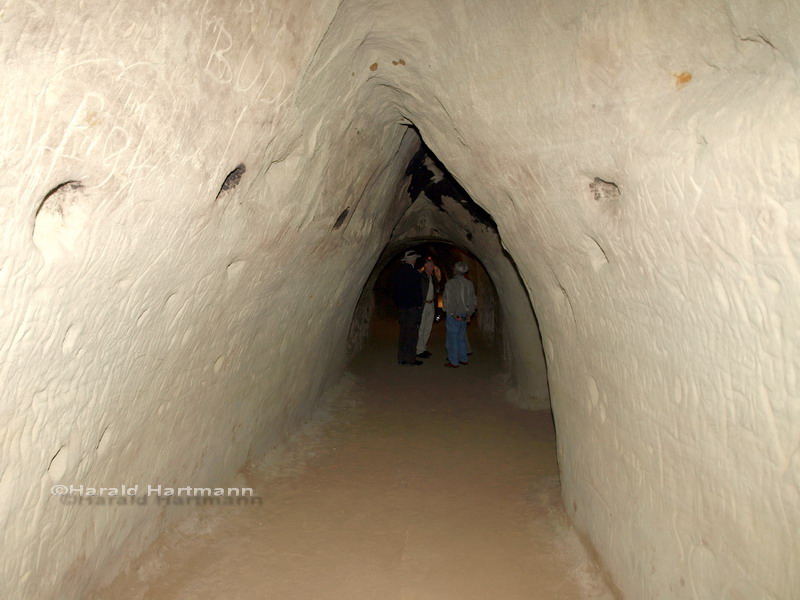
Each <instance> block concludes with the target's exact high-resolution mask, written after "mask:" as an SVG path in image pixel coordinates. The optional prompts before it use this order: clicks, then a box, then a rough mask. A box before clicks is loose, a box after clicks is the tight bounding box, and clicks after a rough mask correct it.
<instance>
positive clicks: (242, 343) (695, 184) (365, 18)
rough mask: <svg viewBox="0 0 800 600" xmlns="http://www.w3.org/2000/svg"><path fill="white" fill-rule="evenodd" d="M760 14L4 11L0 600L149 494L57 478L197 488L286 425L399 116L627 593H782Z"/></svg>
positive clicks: (348, 309) (777, 320)
mask: <svg viewBox="0 0 800 600" xmlns="http://www.w3.org/2000/svg"><path fill="white" fill-rule="evenodd" d="M757 4H761V5H763V4H764V3H752V2H748V1H745V0H732V1H710V2H709V1H705V0H704V1H700V0H689V1H686V2H680V3H678V2H661V3H655V2H652V3H639V4H637V5H632V4H631V3H629V2H622V1H621V0H612V1H609V2H606V3H604V4H602V5H594V4H593V5H587V4H586V3H580V2H556V1H553V0H549V1H538V2H507V1H501V0H497V1H489V2H480V3H478V2H475V3H456V2H449V1H444V0H441V1H435V2H431V1H430V0H425V1H422V0H419V1H417V0H403V1H400V2H392V3H383V2H375V1H370V2H367V1H354V0H345V1H344V2H341V3H337V2H332V1H330V2H326V1H324V0H314V1H309V2H295V1H292V2H289V1H288V0H284V1H277V2H258V1H256V0H240V1H231V2H225V3H222V2H218V3H210V2H196V1H189V0H186V1H183V2H171V3H160V2H136V3H134V2H118V3H112V4H109V3H101V2H91V1H90V2H84V3H81V4H80V6H78V7H76V5H75V3H73V2H66V1H63V2H59V1H52V2H28V3H24V4H23V3H13V4H8V5H6V6H4V7H3V9H2V12H1V13H0V28H1V30H2V33H3V35H2V36H0V56H2V58H3V64H4V69H3V73H4V83H5V89H6V94H5V96H4V99H3V113H2V115H3V116H2V118H3V127H2V129H0V139H2V146H1V148H2V160H3V169H2V175H0V228H2V236H0V238H1V240H2V241H0V290H2V312H0V356H1V357H2V363H1V364H0V382H1V383H0V389H2V402H3V404H2V415H3V423H4V427H3V429H2V437H0V452H2V461H3V464H2V471H0V498H2V502H0V529H2V532H3V533H2V535H3V544H2V546H3V554H2V564H1V565H0V570H1V573H0V581H2V584H0V590H2V592H3V594H2V595H3V596H4V597H10V598H31V597H36V598H60V599H69V598H81V597H82V596H84V593H85V590H86V589H88V588H89V587H91V586H93V585H97V584H99V583H103V582H104V581H106V580H107V579H108V578H110V577H111V576H113V574H115V573H116V572H117V571H118V570H119V568H120V567H121V565H122V564H123V563H124V561H125V560H127V559H129V558H130V557H131V556H133V555H135V554H137V553H138V552H140V551H141V550H142V549H143V548H144V547H145V546H146V544H147V543H149V542H150V541H151V540H152V539H153V538H154V536H155V535H156V534H157V533H158V532H159V531H160V530H162V529H163V527H164V526H165V525H166V524H168V523H169V522H170V521H171V520H173V519H174V518H176V517H178V516H179V515H175V514H170V513H168V512H164V511H162V510H161V509H160V508H157V507H148V508H146V509H141V510H131V511H118V510H117V511H105V512H102V511H98V510H82V509H81V507H74V506H67V505H65V504H62V503H60V502H59V501H58V499H57V498H53V497H51V496H50V488H51V486H53V485H54V484H57V483H82V484H85V485H98V486H99V485H119V484H122V483H129V482H133V483H156V484H162V485H183V484H185V483H186V482H189V483H191V484H192V485H219V484H221V483H226V482H228V481H230V480H232V478H233V477H234V475H235V473H236V471H237V469H238V468H239V467H240V466H241V465H242V464H243V463H244V461H245V460H246V458H247V456H248V455H249V454H251V453H254V454H257V453H259V452H260V451H261V450H263V449H264V448H265V447H267V446H268V445H270V444H271V443H273V442H274V441H275V440H276V439H277V438H279V437H280V436H281V435H283V434H285V433H286V432H287V431H289V430H291V428H292V426H293V423H294V422H295V421H296V419H298V418H300V417H302V416H303V415H304V414H305V413H306V412H307V410H308V408H309V406H310V405H311V404H312V403H313V401H314V400H315V398H316V397H317V396H318V394H319V390H320V389H321V388H322V386H324V385H326V383H328V382H330V381H331V380H332V379H333V378H335V377H336V376H337V375H338V373H339V372H340V370H341V368H342V366H343V362H344V360H345V358H346V356H345V355H346V352H345V350H346V348H345V347H346V337H347V331H348V327H349V319H350V316H351V315H352V314H353V308H354V306H355V303H356V301H357V299H358V297H359V293H360V291H361V288H362V286H363V285H364V282H365V281H366V279H367V277H368V276H369V273H370V271H371V269H372V267H373V266H374V264H375V261H376V260H377V259H378V256H379V255H380V252H381V250H382V249H383V247H384V246H385V244H386V243H387V242H388V241H389V239H390V236H391V232H392V230H393V228H394V227H395V225H396V224H397V223H398V221H399V220H400V219H401V217H402V215H403V213H404V211H405V209H406V208H407V204H406V203H404V202H400V201H398V198H400V195H399V194H398V190H399V189H401V188H402V186H404V185H405V183H406V181H405V178H404V169H405V167H406V165H407V164H408V162H409V160H410V159H411V157H412V155H413V153H414V152H415V151H416V146H415V142H414V139H413V136H409V135H408V129H407V127H405V125H408V124H412V123H413V124H414V125H415V126H416V127H417V128H418V129H419V131H420V132H421V133H422V135H423V137H424V139H425V141H426V142H427V144H428V146H429V147H430V148H431V149H432V150H433V151H434V152H435V154H436V155H437V156H438V157H439V158H440V159H441V160H442V161H443V162H444V163H445V164H446V165H447V167H448V169H449V170H450V172H451V173H452V174H453V175H454V176H455V177H456V178H457V179H458V180H459V182H460V183H461V184H462V185H463V186H464V188H465V189H466V190H467V191H468V192H469V194H470V196H471V197H472V198H473V199H474V200H476V201H477V202H478V203H479V204H480V205H481V206H482V207H483V208H485V209H486V210H487V211H489V212H490V213H491V215H492V217H493V219H494V221H495V222H496V223H497V226H498V231H499V234H500V237H501V240H502V244H503V246H504V247H505V248H506V250H507V251H508V253H509V254H510V255H511V257H512V258H513V261H514V262H515V264H516V265H517V267H518V269H519V273H520V275H521V277H522V282H523V284H524V285H525V286H526V287H527V294H526V295H527V296H528V297H530V298H531V299H532V301H533V303H534V308H535V310H536V315H537V316H538V318H539V324H540V326H541V331H542V337H543V340H544V353H545V356H546V357H547V363H548V370H549V377H550V379H549V383H550V393H551V402H552V407H553V410H554V414H555V419H556V425H557V429H558V436H559V456H560V466H561V470H562V477H563V485H564V488H563V489H564V498H565V504H566V506H567V509H568V510H569V511H570V513H571V514H572V516H573V518H574V520H575V522H576V524H577V526H578V527H579V528H580V529H581V530H583V531H584V532H585V533H586V534H587V536H588V537H589V539H590V540H591V542H592V543H593V544H594V546H595V547H596V549H597V550H598V552H599V554H600V556H601V557H602V560H603V561H604V563H605V565H606V566H607V568H608V569H609V571H610V573H611V574H612V576H613V577H614V579H615V581H616V583H617V584H618V585H619V587H620V588H621V589H622V591H623V592H624V593H625V594H626V596H627V597H629V598H649V597H659V598H680V599H683V598H687V599H688V598H726V599H739V598H748V599H749V598H771V599H785V598H791V597H794V595H796V594H797V590H798V589H800V580H799V579H798V577H800V575H798V573H799V572H798V570H797V569H796V565H797V564H798V563H800V548H799V546H800V540H798V534H797V532H798V531H799V530H800V451H799V449H800V431H799V429H800V404H798V402H797V398H798V397H799V396H800V394H798V383H797V370H798V367H799V366H800V365H799V364H798V360H799V359H798V353H797V348H796V343H797V335H796V331H797V328H798V323H799V322H800V309H798V303H797V302H796V296H797V290H798V287H800V285H799V283H800V282H799V281H798V280H799V279H800V277H799V272H798V264H797V261H798V258H800V252H798V248H799V247H800V245H798V242H799V240H798V238H800V231H798V225H797V223H798V222H800V214H798V212H799V211H798V202H797V197H798V183H797V182H798V180H800V151H799V150H798V144H797V140H798V136H799V135H800V120H798V117H797V115H798V114H800V94H798V68H799V67H800V42H798V41H797V36H796V35H795V32H796V31H797V29H798V26H799V25H800V8H798V7H797V6H795V5H794V4H791V3H786V2H781V1H779V0H776V1H774V2H769V3H766V4H767V6H758V7H757V8H754V6H756V5H757ZM336 225H338V226H336ZM476 255H477V252H476ZM481 259H482V260H483V261H484V264H486V266H487V269H488V270H489V275H490V276H491V277H492V278H493V280H494V281H495V283H496V284H497V288H498V290H501V292H502V289H503V287H506V288H508V289H513V287H514V285H517V284H516V283H513V282H511V281H510V280H509V278H511V277H512V273H513V272H512V271H511V270H509V271H507V272H506V271H502V270H496V271H495V272H492V266H491V264H492V263H491V261H490V259H487V258H483V257H481ZM498 264H499V263H498ZM513 276H514V277H516V274H513ZM515 293H516V292H515ZM517 295H518V296H519V294H517ZM500 300H501V302H502V301H503V300H504V298H503V294H502V293H501V294H500ZM503 310H504V311H507V312H508V314H509V316H510V319H514V318H515V317H519V319H523V320H524V319H527V318H528V317H527V315H528V314H529V312H530V307H527V306H524V303H520V302H517V300H514V302H513V303H512V304H511V305H508V306H504V308H503ZM523 313H524V314H523ZM506 337H507V339H510V338H509V337H508V336H506ZM521 340H524V338H519V337H518V338H516V341H514V342H513V343H512V345H514V347H513V348H512V349H511V352H512V353H516V354H517V355H518V356H522V357H524V356H527V355H528V354H526V353H528V352H531V351H530V349H529V348H527V347H525V346H524V342H523V341H521ZM533 354H535V352H534V353H532V354H530V356H533ZM531 360H533V359H531ZM523 363H525V359H521V360H520V359H518V362H517V364H516V365H515V370H516V371H517V381H518V382H519V383H520V385H522V386H523V387H524V386H529V387H530V386H533V385H534V380H533V379H531V378H528V377H526V376H525V375H524V374H521V373H524V371H525V368H526V365H525V364H523ZM531 364H533V363H531ZM312 366H313V368H312ZM537 368H538V367H537ZM526 381H527V383H526ZM527 391H528V392H529V393H531V394H534V390H533V389H528V390H527Z"/></svg>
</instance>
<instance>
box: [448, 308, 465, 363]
mask: <svg viewBox="0 0 800 600" xmlns="http://www.w3.org/2000/svg"><path fill="white" fill-rule="evenodd" d="M458 316H459V317H461V320H460V321H459V320H457V319H455V318H454V317H453V316H452V315H450V314H448V315H447V342H446V344H447V360H449V361H450V364H452V365H457V364H458V363H465V362H467V315H458Z"/></svg>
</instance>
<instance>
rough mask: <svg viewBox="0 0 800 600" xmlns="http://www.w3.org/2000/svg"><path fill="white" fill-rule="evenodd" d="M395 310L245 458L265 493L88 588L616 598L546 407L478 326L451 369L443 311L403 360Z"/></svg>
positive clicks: (144, 595)
mask: <svg viewBox="0 0 800 600" xmlns="http://www.w3.org/2000/svg"><path fill="white" fill-rule="evenodd" d="M395 321H396V319H395V318H393V317H392V316H390V317H388V318H386V317H383V316H381V315H380V311H376V314H375V315H374V319H373V322H372V324H371V331H370V336H369V337H368V340H367V342H366V345H365V347H364V349H363V350H362V351H361V352H360V353H359V354H358V355H357V356H356V357H355V359H354V361H353V362H352V363H351V364H350V365H349V366H348V369H347V374H346V375H345V378H344V379H343V380H342V381H341V382H340V383H339V384H338V385H337V386H335V387H334V388H332V389H331V390H328V391H327V393H326V398H325V400H324V401H323V403H322V406H320V409H319V410H318V411H317V412H316V414H315V416H314V417H313V418H312V419H311V420H310V421H309V422H307V423H306V424H304V425H303V426H302V428H301V429H300V431H299V432H298V433H297V435H295V436H294V437H293V438H292V439H291V440H289V441H288V443H287V444H286V445H285V446H282V447H281V448H279V449H276V450H275V451H273V452H272V453H270V455H268V456H267V457H263V459H262V460H261V461H255V462H254V463H253V464H251V465H250V466H249V468H248V470H247V472H246V476H247V480H246V481H247V483H248V485H251V486H252V487H253V488H254V489H255V490H256V494H257V496H258V497H259V498H258V502H257V503H251V502H249V501H245V502H242V503H241V504H238V505H234V506H229V507H225V506H217V507H205V508H203V507H201V508H200V509H199V510H198V509H197V507H192V509H193V510H194V511H195V514H193V515H192V518H191V519H190V520H189V522H187V523H184V524H183V525H182V526H181V527H180V528H179V529H178V531H173V532H170V533H169V534H165V535H162V536H161V537H160V538H159V540H158V541H157V542H156V543H155V544H154V546H153V547H152V548H151V549H149V550H148V551H147V552H146V553H145V554H144V555H143V556H142V557H140V558H139V559H137V560H136V561H135V563H134V564H133V565H132V566H131V568H130V569H129V572H128V573H127V574H126V575H124V576H122V577H121V578H120V579H119V580H118V581H116V582H114V583H113V584H112V585H111V587H110V588H108V589H105V590H102V591H100V592H97V593H96V594H93V595H91V596H90V597H89V598H87V600H106V599H111V598H115V599H119V600H144V599H147V600H162V599H163V600H166V599H168V598H169V599H170V600H181V599H186V600H188V599H190V598H196V599H205V598H208V599H211V598H218V597H221V596H222V597H225V598H232V599H233V598H242V599H244V598H265V599H267V598H268V599H272V598H275V599H278V598H293V599H295V600H312V599H313V600H332V599H339V598H341V599H344V598H348V599H350V598H386V599H395V598H397V599H400V598H409V597H413V598H430V599H431V600H433V599H434V598H436V599H438V600H442V599H445V598H453V599H460V600H467V599H476V600H477V599H485V598H490V597H498V598H503V599H505V600H514V599H519V600H523V599H526V600H529V599H531V598H541V599H542V600H550V599H553V598H558V599H559V600H589V599H591V600H611V598H612V595H611V593H610V591H609V590H608V588H607V586H606V585H605V584H604V582H603V578H602V574H601V573H600V572H599V570H598V568H597V566H596V565H595V564H593V563H592V561H591V560H589V558H588V557H587V555H586V553H585V551H584V549H583V547H582V546H581V543H580V542H579V540H578V538H577V536H576V535H575V532H574V531H573V530H572V529H571V528H570V527H569V525H568V522H567V519H566V515H565V513H564V510H563V508H562V506H561V502H560V495H559V481H558V470H557V464H556V452H555V434H554V430H553V424H552V419H551V417H550V415H549V412H548V411H529V410H525V409H521V408H518V407H514V406H512V405H511V404H509V403H507V402H504V401H503V397H504V393H505V387H506V385H507V384H506V379H505V378H503V377H502V376H501V375H502V366H503V365H502V362H503V361H502V357H501V356H500V355H499V352H498V348H497V346H496V345H492V344H489V343H487V342H486V340H485V339H484V338H483V336H481V335H480V331H478V330H476V331H474V332H473V335H472V338H471V339H472V342H473V346H474V352H473V354H472V357H471V364H470V365H469V368H462V369H461V371H460V372H454V371H451V370H448V369H444V368H443V367H442V364H441V357H442V356H443V352H444V334H443V325H442V324H439V325H438V326H436V327H434V329H433V332H432V339H431V343H430V348H431V350H432V351H433V356H432V357H430V358H429V359H427V360H426V364H425V365H424V366H423V367H421V368H420V369H418V370H417V369H414V370H411V369H408V368H402V367H399V366H398V365H397V364H396V362H395V360H394V359H395V346H396V329H397V323H396V322H395ZM411 371H413V373H412V372H411ZM182 508H183V509H184V510H186V509H187V508H189V507H188V506H182Z"/></svg>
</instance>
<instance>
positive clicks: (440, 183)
mask: <svg viewBox="0 0 800 600" xmlns="http://www.w3.org/2000/svg"><path fill="white" fill-rule="evenodd" d="M437 171H438V172H437ZM406 176H407V177H408V176H410V180H409V183H408V195H409V196H411V202H414V201H415V200H416V199H417V198H419V196H420V194H422V193H424V194H425V197H426V198H428V199H429V200H430V201H431V202H432V203H433V204H434V206H436V207H437V208H438V209H439V210H441V211H443V212H447V211H446V210H445V208H444V206H443V201H444V198H445V197H447V198H451V199H452V200H454V201H455V202H458V203H459V204H460V205H461V206H463V207H464V208H465V209H466V210H467V212H469V214H470V216H471V217H472V221H473V222H474V223H480V224H482V225H484V226H486V227H488V228H489V229H491V230H493V231H495V232H496V231H497V224H496V223H495V222H494V219H493V218H492V215H490V214H489V213H488V212H486V211H485V210H484V209H483V208H481V207H480V206H479V205H478V204H477V203H476V202H475V201H474V200H473V199H472V198H470V196H469V194H468V193H467V192H466V190H464V188H463V187H461V185H460V184H459V183H458V181H456V179H455V177H453V176H452V175H451V174H450V172H449V171H448V170H447V167H445V166H444V164H443V163H442V162H441V161H440V160H439V159H438V158H436V155H435V154H434V153H433V152H431V150H430V149H429V148H428V146H426V145H425V142H424V141H422V138H420V147H419V150H418V151H417V153H416V154H415V155H414V156H413V157H412V159H411V162H409V164H408V167H407V168H406Z"/></svg>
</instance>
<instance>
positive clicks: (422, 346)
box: [417, 256, 439, 358]
mask: <svg viewBox="0 0 800 600" xmlns="http://www.w3.org/2000/svg"><path fill="white" fill-rule="evenodd" d="M437 270H438V269H437V268H436V266H435V265H434V264H433V258H431V257H430V256H429V257H428V258H426V259H425V264H424V265H423V266H422V272H421V273H420V280H421V281H422V295H423V298H424V299H425V304H424V306H423V307H422V320H421V321H420V324H419V333H418V335H417V358H430V356H431V353H430V352H428V348H427V346H428V340H429V339H430V337H431V327H433V317H434V314H435V313H436V305H435V302H436V295H437V294H438V293H439V278H438V277H437V274H436V271H437Z"/></svg>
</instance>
